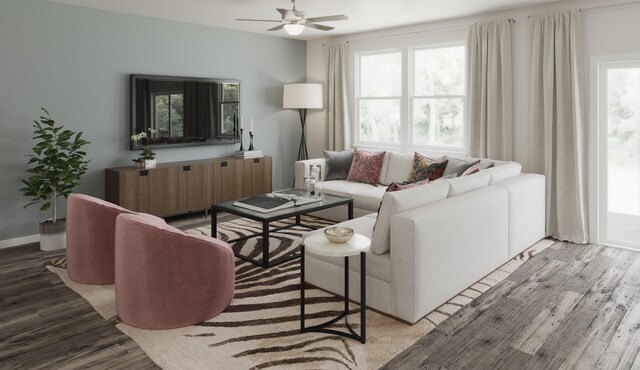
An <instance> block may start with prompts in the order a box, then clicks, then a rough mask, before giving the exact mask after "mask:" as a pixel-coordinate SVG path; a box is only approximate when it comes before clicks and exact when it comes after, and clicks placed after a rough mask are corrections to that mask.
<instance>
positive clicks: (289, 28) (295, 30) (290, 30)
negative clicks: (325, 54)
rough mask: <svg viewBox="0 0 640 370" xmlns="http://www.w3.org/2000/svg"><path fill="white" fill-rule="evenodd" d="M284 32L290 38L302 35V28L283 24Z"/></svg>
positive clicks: (298, 25)
mask: <svg viewBox="0 0 640 370" xmlns="http://www.w3.org/2000/svg"><path fill="white" fill-rule="evenodd" d="M284 30H285V32H287V33H288V34H289V35H291V36H298V35H299V34H301V33H302V31H304V26H303V25H301V24H295V23H292V24H285V25H284Z"/></svg>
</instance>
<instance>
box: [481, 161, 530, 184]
mask: <svg viewBox="0 0 640 370" xmlns="http://www.w3.org/2000/svg"><path fill="white" fill-rule="evenodd" d="M486 171H487V172H489V174H490V175H491V180H490V181H489V184H490V185H493V184H495V183H497V182H500V181H504V180H507V179H511V178H514V177H517V176H518V175H520V172H521V171H522V165H521V164H520V163H517V162H509V163H505V164H498V163H496V166H495V167H491V168H488V169H487V170H486Z"/></svg>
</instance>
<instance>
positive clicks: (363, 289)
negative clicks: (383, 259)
mask: <svg viewBox="0 0 640 370" xmlns="http://www.w3.org/2000/svg"><path fill="white" fill-rule="evenodd" d="M366 264H367V255H366V253H365V252H360V342H362V343H363V344H364V343H366V342H367V333H366V329H367V322H366V321H367V304H366V302H367V266H366Z"/></svg>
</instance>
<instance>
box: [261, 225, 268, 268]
mask: <svg viewBox="0 0 640 370" xmlns="http://www.w3.org/2000/svg"><path fill="white" fill-rule="evenodd" d="M262 267H269V222H268V221H264V222H263V223H262Z"/></svg>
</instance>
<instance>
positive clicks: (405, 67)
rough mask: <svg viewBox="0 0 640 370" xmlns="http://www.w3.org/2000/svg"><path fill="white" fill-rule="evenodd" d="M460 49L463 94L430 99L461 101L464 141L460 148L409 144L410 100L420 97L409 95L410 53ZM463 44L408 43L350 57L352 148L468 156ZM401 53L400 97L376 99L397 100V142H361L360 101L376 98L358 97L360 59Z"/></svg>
mask: <svg viewBox="0 0 640 370" xmlns="http://www.w3.org/2000/svg"><path fill="white" fill-rule="evenodd" d="M455 46H463V47H464V48H465V60H464V73H465V78H464V95H452V96H444V95H437V96H435V97H434V98H445V97H453V98H463V99H464V103H463V105H464V106H463V113H462V114H463V118H462V119H463V136H464V139H463V140H464V142H463V146H461V147H453V146H438V145H421V144H414V143H413V100H414V99H416V98H421V97H417V96H414V95H413V92H414V80H413V67H414V58H415V54H414V50H424V49H438V48H446V47H455ZM467 49H468V46H467V43H466V41H463V40H459V39H458V40H456V41H446V42H433V43H411V44H410V45H404V46H402V47H389V48H375V49H374V48H372V49H367V50H359V51H356V52H354V53H353V54H352V58H351V63H352V66H353V67H352V70H353V72H354V73H353V78H352V79H351V86H352V87H353V90H352V91H353V94H352V95H351V97H352V98H351V99H350V100H351V102H352V103H351V104H352V107H353V108H354V109H353V116H352V122H353V123H352V124H351V130H352V137H353V145H354V146H356V147H362V148H367V149H374V150H375V149H383V150H384V149H391V150H393V151H404V152H410V151H419V152H428V153H429V152H432V153H437V154H442V153H444V154H453V155H465V154H467V153H468V150H469V149H468V148H469V123H468V121H469V120H468V109H469V87H468V86H469V84H468V74H467V63H468V61H467V56H466V55H467ZM394 52H400V53H401V56H402V57H401V60H402V73H401V74H402V96H400V97H384V98H378V99H392V98H395V99H398V98H399V99H400V107H401V109H400V142H399V143H383V142H368V141H363V140H361V138H360V101H361V100H362V99H376V98H362V97H361V96H360V58H361V56H367V55H378V54H386V53H394Z"/></svg>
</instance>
